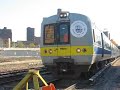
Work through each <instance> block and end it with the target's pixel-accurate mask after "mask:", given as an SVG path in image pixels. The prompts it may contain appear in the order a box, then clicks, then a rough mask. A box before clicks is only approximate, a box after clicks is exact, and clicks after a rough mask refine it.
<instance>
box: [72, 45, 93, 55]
mask: <svg viewBox="0 0 120 90" xmlns="http://www.w3.org/2000/svg"><path fill="white" fill-rule="evenodd" d="M78 48H79V49H80V52H79V53H78V52H77V49H78ZM84 48H85V49H86V52H83V51H82V50H83V49H84ZM92 54H93V46H72V47H71V55H72V56H76V55H92Z"/></svg>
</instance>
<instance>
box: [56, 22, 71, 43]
mask: <svg viewBox="0 0 120 90" xmlns="http://www.w3.org/2000/svg"><path fill="white" fill-rule="evenodd" d="M69 26H70V25H69V23H60V24H59V26H58V28H59V42H58V44H69V29H70V27H69Z"/></svg>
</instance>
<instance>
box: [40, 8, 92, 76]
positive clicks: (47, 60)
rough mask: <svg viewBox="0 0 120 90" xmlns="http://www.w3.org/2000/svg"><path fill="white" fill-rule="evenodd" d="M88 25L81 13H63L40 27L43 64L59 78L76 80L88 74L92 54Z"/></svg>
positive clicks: (89, 25) (47, 20)
mask: <svg viewBox="0 0 120 90" xmlns="http://www.w3.org/2000/svg"><path fill="white" fill-rule="evenodd" d="M92 45H93V40H92V32H91V23H90V21H89V19H88V18H87V17H86V16H84V15H81V14H74V13H69V12H62V11H61V10H60V9H59V10H58V13H57V15H53V16H51V17H48V18H44V19H43V22H42V24H41V44H40V49H41V58H42V61H43V64H44V65H45V66H46V67H47V68H48V70H50V71H51V72H52V73H53V74H54V75H55V76H57V77H59V78H66V77H67V78H68V77H70V78H71V77H73V78H77V77H79V76H80V74H81V72H87V71H88V69H89V67H90V65H91V62H92V54H93V46H92Z"/></svg>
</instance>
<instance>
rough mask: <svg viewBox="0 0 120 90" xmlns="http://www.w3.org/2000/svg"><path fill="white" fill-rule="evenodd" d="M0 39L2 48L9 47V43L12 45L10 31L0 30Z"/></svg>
mask: <svg viewBox="0 0 120 90" xmlns="http://www.w3.org/2000/svg"><path fill="white" fill-rule="evenodd" d="M0 39H1V40H0V41H1V43H2V47H11V43H12V31H11V29H7V27H4V28H3V29H0Z"/></svg>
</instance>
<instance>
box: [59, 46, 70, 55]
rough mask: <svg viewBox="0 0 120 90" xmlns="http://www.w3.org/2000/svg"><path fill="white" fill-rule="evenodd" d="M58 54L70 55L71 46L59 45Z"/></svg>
mask: <svg viewBox="0 0 120 90" xmlns="http://www.w3.org/2000/svg"><path fill="white" fill-rule="evenodd" d="M58 56H70V46H62V47H61V46H60V47H58Z"/></svg>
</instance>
